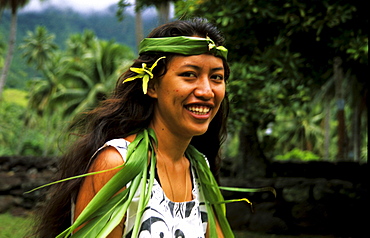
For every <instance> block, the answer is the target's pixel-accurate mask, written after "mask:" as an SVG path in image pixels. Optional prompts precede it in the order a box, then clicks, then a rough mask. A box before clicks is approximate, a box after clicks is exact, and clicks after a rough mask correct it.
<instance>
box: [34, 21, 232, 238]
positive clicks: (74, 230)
mask: <svg viewBox="0 0 370 238" xmlns="http://www.w3.org/2000/svg"><path fill="white" fill-rule="evenodd" d="M223 42H224V39H223V38H222V36H221V34H220V32H219V31H218V30H217V29H216V28H215V27H214V26H213V25H211V24H210V23H208V22H207V21H205V20H203V19H193V20H190V21H175V22H172V23H168V24H165V25H162V26H160V27H158V28H156V29H154V30H153V31H152V33H151V34H150V35H149V36H148V38H146V39H144V40H143V41H142V43H141V44H140V56H139V58H138V59H137V60H135V62H134V63H133V65H132V67H131V68H130V70H128V71H127V72H125V73H123V74H122V76H121V77H120V79H119V80H118V82H117V85H116V88H115V91H114V93H113V94H112V95H111V97H110V98H108V99H107V100H105V101H102V102H101V104H100V105H99V106H98V107H97V108H95V109H94V110H92V111H90V112H87V113H84V114H82V115H81V116H80V117H79V118H77V120H76V122H75V123H74V124H73V125H72V128H73V129H76V130H77V134H78V135H81V137H80V138H78V139H77V141H76V142H74V144H73V145H72V147H71V148H70V150H69V151H68V152H67V153H66V155H65V156H64V157H63V158H62V160H61V164H60V171H59V175H58V177H57V179H59V180H60V179H64V178H70V177H73V176H76V175H80V174H86V173H88V172H90V174H89V175H88V176H87V175H84V176H82V177H81V176H78V178H77V179H73V180H67V181H65V182H64V183H58V184H56V185H54V187H53V188H52V190H51V191H50V196H49V197H50V198H51V199H50V200H48V201H47V203H46V206H45V207H44V209H43V213H42V215H41V216H40V218H41V220H40V222H39V227H38V230H37V234H38V237H55V236H57V235H58V234H60V235H59V236H58V237H67V236H69V235H72V236H77V237H80V236H88V237H233V234H232V232H231V229H230V226H229V224H228V222H227V220H226V217H225V208H224V205H223V202H224V200H223V197H222V195H221V193H220V191H219V189H218V186H217V182H216V180H217V179H215V177H217V173H218V163H219V160H220V158H219V149H220V145H221V143H222V141H223V137H224V135H225V133H226V117H227V112H228V100H227V97H226V92H225V81H226V80H227V78H228V77H229V67H228V64H227V62H226V57H227V50H226V48H224V47H223V46H222V44H223ZM74 132H75V131H74ZM99 171H102V172H99Z"/></svg>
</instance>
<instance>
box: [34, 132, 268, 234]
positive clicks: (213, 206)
mask: <svg viewBox="0 0 370 238" xmlns="http://www.w3.org/2000/svg"><path fill="white" fill-rule="evenodd" d="M154 145H157V139H156V136H155V133H154V131H153V130H152V129H143V130H142V131H140V132H139V133H137V135H136V138H135V140H134V141H133V142H131V143H130V144H129V146H128V150H127V158H126V162H125V163H124V164H123V165H120V166H117V167H115V168H112V169H109V170H104V171H98V172H93V173H87V174H83V175H79V176H75V177H71V178H67V179H63V180H59V181H56V182H53V183H49V184H46V185H43V186H41V187H38V188H36V189H40V188H42V187H45V186H49V185H52V184H55V183H60V182H64V181H67V180H71V179H76V178H81V177H86V176H90V175H94V174H99V173H104V172H107V171H110V170H115V169H120V170H119V171H118V172H117V173H116V174H115V175H114V176H113V177H112V178H111V179H110V180H109V181H108V182H107V183H106V184H105V185H104V186H103V187H102V188H101V189H100V190H99V192H98V193H97V194H96V195H95V196H94V198H93V199H92V200H91V201H90V203H89V204H88V205H87V206H86V207H85V209H84V210H83V211H82V213H81V214H80V215H79V216H78V218H77V219H76V220H75V222H74V223H73V224H72V225H71V226H70V227H68V228H67V229H66V230H64V231H63V232H62V233H60V234H59V235H58V236H57V238H62V237H74V238H82V237H84V238H88V237H97V238H104V237H106V236H107V235H109V234H110V233H111V232H112V230H113V229H114V228H115V227H117V226H118V225H119V223H120V222H121V221H122V219H123V217H124V216H125V214H126V212H127V209H128V207H129V205H130V203H131V201H132V199H133V197H134V195H135V193H136V191H137V190H138V189H139V188H140V189H141V191H140V194H141V196H140V200H139V206H138V213H137V216H136V220H135V225H134V227H133V232H132V237H137V235H138V232H139V228H140V220H141V217H142V215H143V212H144V209H145V207H146V205H147V204H148V202H149V199H150V195H151V191H152V187H153V182H154V175H155V165H156V154H155V151H156V150H155V149H154ZM149 152H151V153H149ZM186 156H187V158H189V160H190V162H191V164H192V165H193V166H194V168H195V170H196V173H197V175H198V177H199V182H200V191H201V193H202V194H203V197H204V198H205V201H206V203H205V204H206V208H207V214H208V222H209V226H210V229H209V231H210V237H211V238H217V233H216V219H217V221H218V222H219V224H220V227H221V230H222V232H223V234H224V236H225V237H228V238H232V237H234V234H233V232H232V230H231V228H230V225H229V222H228V221H227V219H226V209H225V203H229V202H236V201H247V202H248V203H250V202H249V201H248V199H235V200H228V201H225V200H224V198H223V196H222V194H221V192H220V188H222V189H224V190H229V191H240V192H258V191H272V192H274V189H273V188H262V189H249V188H229V187H219V186H218V185H217V182H216V180H215V178H214V177H213V174H212V172H211V171H210V169H209V166H208V164H207V162H206V160H205V157H204V155H203V154H201V153H200V152H199V151H197V150H196V149H195V148H194V147H193V146H191V145H189V147H188V148H187V150H186ZM148 161H150V162H149V166H148ZM148 167H149V168H148ZM148 169H149V171H150V172H149V179H148V178H147V175H148ZM128 184H129V186H127V185H128ZM125 186H127V188H126V189H125V190H123V191H122V192H119V193H118V191H119V190H121V189H122V188H123V187H125ZM36 189H33V190H31V191H29V192H32V191H34V190H36ZM83 224H84V226H83V227H82V228H81V229H80V230H78V231H77V232H76V233H73V231H74V230H75V229H76V228H78V227H80V226H81V225H83Z"/></svg>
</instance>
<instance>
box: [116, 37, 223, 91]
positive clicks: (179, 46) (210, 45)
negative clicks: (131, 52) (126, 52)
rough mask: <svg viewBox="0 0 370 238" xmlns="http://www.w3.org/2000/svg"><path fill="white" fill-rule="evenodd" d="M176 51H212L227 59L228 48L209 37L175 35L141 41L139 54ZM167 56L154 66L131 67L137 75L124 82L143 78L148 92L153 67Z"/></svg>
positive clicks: (196, 52)
mask: <svg viewBox="0 0 370 238" xmlns="http://www.w3.org/2000/svg"><path fill="white" fill-rule="evenodd" d="M151 52H153V53H156V52H164V53H175V54H182V55H200V54H204V53H212V54H214V55H215V56H219V57H222V58H224V59H225V60H226V59H227V49H226V48H225V47H223V46H216V44H215V43H214V41H213V40H211V39H210V38H209V37H207V38H200V37H190V36H175V37H161V38H145V39H143V40H142V41H141V42H140V45H139V54H142V53H151ZM163 58H166V57H165V56H163V57H160V58H159V59H157V60H156V61H155V62H154V64H153V65H152V67H147V66H146V64H145V63H143V64H142V67H141V68H134V67H131V68H130V70H131V71H132V72H135V73H137V75H136V76H133V77H130V78H127V79H126V80H124V81H123V83H125V82H128V81H132V80H135V79H137V78H142V80H143V92H144V94H146V93H147V90H148V83H149V80H150V79H152V78H153V69H154V67H155V66H157V64H158V61H159V60H161V59H163Z"/></svg>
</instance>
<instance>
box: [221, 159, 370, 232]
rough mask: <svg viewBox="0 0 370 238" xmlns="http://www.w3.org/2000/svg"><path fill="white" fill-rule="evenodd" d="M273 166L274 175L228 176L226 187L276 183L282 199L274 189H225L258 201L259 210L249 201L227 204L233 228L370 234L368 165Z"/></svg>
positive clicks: (236, 195)
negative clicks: (251, 178)
mask: <svg viewBox="0 0 370 238" xmlns="http://www.w3.org/2000/svg"><path fill="white" fill-rule="evenodd" d="M268 168H269V174H270V177H269V178H258V179H254V180H249V181H246V180H243V178H239V179H231V178H224V179H222V181H221V183H222V184H223V185H225V186H236V187H264V186H271V187H274V188H275V189H276V192H277V197H276V198H275V197H274V196H273V195H272V194H271V193H269V192H262V193H245V194H240V193H239V194H238V193H230V192H227V193H226V192H225V197H226V198H229V199H231V198H242V197H246V198H248V199H249V200H250V201H251V202H252V203H253V206H252V207H253V211H251V207H250V206H249V205H247V204H246V203H243V202H238V203H233V204H228V205H227V214H228V216H229V220H230V221H231V225H232V227H233V229H235V230H249V231H256V232H264V233H272V234H290V235H301V234H320V235H332V236H335V237H369V236H368V234H369V232H368V230H367V226H368V224H367V223H368V219H367V218H366V217H367V214H368V212H369V210H368V206H369V205H368V203H369V194H368V184H369V180H368V174H369V173H368V166H367V164H364V165H359V164H356V163H337V164H333V163H325V162H311V163H306V164H296V163H273V164H271V165H269V166H268Z"/></svg>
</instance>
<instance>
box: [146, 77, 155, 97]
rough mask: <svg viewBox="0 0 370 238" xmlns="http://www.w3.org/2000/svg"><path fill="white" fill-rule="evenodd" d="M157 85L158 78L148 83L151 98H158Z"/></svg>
mask: <svg viewBox="0 0 370 238" xmlns="http://www.w3.org/2000/svg"><path fill="white" fill-rule="evenodd" d="M157 87H158V83H157V82H156V80H150V81H149V85H148V92H147V94H148V96H149V97H151V98H157Z"/></svg>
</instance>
